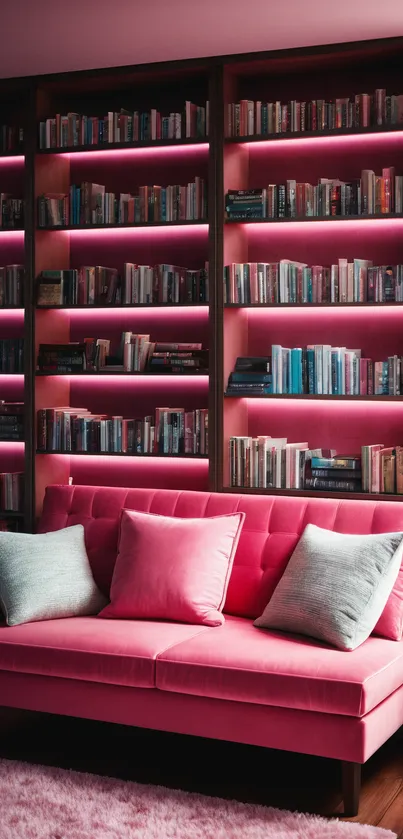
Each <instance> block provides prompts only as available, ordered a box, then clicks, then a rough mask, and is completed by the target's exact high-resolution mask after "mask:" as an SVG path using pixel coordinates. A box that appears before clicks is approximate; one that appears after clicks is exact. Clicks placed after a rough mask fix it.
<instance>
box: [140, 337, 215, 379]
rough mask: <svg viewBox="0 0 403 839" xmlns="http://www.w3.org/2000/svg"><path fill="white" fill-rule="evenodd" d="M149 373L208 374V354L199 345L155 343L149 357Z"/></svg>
mask: <svg viewBox="0 0 403 839" xmlns="http://www.w3.org/2000/svg"><path fill="white" fill-rule="evenodd" d="M148 369H149V371H150V373H158V374H160V375H161V374H172V373H186V374H187V375H198V374H202V375H203V374H204V375H206V374H207V373H208V369H209V353H208V350H204V349H203V345H202V344H200V343H183V342H182V343H171V342H168V343H160V342H158V343H156V344H155V346H154V349H153V351H152V353H151V356H150V362H149V368H148Z"/></svg>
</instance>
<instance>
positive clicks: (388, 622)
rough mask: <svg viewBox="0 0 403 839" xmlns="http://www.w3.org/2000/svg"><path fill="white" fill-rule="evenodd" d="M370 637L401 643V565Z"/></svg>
mask: <svg viewBox="0 0 403 839" xmlns="http://www.w3.org/2000/svg"><path fill="white" fill-rule="evenodd" d="M371 634H372V635H380V636H381V637H382V638H389V639H390V640H391V641H401V640H402V634H403V563H402V565H401V566H400V571H399V573H398V575H397V580H396V582H395V584H394V586H393V589H392V591H391V594H390V595H389V598H388V601H387V603H386V606H385V608H384V610H383V612H382V614H381V617H380V618H379V621H378V623H377V625H376V627H375V629H374V630H373V631H372V633H371Z"/></svg>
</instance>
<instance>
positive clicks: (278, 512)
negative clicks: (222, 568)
mask: <svg viewBox="0 0 403 839" xmlns="http://www.w3.org/2000/svg"><path fill="white" fill-rule="evenodd" d="M123 508H127V509H129V510H142V511H144V512H150V513H157V514H160V515H164V516H178V517H182V518H189V517H191V518H200V517H206V516H207V517H208V516H219V515H224V514H225V513H232V512H236V511H237V510H241V511H243V512H244V513H246V520H245V524H244V527H243V531H242V534H241V538H240V541H239V545H238V549H237V552H236V556H235V561H234V567H233V570H232V574H231V579H230V583H229V586H228V593H227V599H226V603H225V607H224V611H225V612H227V613H228V614H231V615H239V616H243V617H250V618H254V617H257V616H258V615H259V614H261V612H262V611H263V608H264V607H265V605H266V603H267V602H268V600H269V598H270V596H271V593H272V592H273V590H274V588H275V586H276V585H277V583H278V581H279V579H280V577H281V575H282V574H283V572H284V569H285V567H286V565H287V562H288V560H289V558H290V556H291V554H292V551H293V550H294V548H295V545H296V544H297V541H298V539H299V537H300V535H301V533H302V532H303V530H304V528H305V527H306V525H307V524H309V523H312V524H316V525H318V526H319V527H324V528H327V529H328V530H335V531H337V532H339V533H385V532H388V531H398V530H401V531H403V503H399V502H398V501H378V502H375V501H356V500H354V499H348V498H346V499H345V500H344V499H342V500H339V499H332V498H306V497H295V496H277V495H274V496H273V495H242V494H239V495H238V494H232V493H209V492H191V491H187V490H186V491H178V490H168V489H166V490H161V489H159V490H153V489H124V488H121V487H91V486H49V487H48V488H47V490H46V495H45V500H44V506H43V513H42V516H41V519H40V522H39V526H38V531H39V532H41V533H43V532H45V531H48V530H59V529H60V528H62V527H67V526H68V525H73V524H83V525H84V528H85V538H86V545H87V551H88V556H89V560H90V563H91V567H92V571H93V574H94V577H95V579H96V581H97V583H98V585H99V587H100V588H101V589H102V590H103V591H104V592H105V594H108V592H109V587H110V582H111V579H112V573H113V568H114V564H115V560H116V555H117V543H118V527H119V517H120V512H121V510H122V509H123Z"/></svg>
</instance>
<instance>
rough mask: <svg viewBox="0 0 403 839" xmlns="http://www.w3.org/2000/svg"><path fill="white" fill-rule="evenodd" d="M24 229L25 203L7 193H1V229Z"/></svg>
mask: <svg viewBox="0 0 403 839" xmlns="http://www.w3.org/2000/svg"><path fill="white" fill-rule="evenodd" d="M23 227H24V202H23V200H22V199H21V198H13V197H12V196H11V195H8V194H7V193H5V192H1V193H0V228H1V229H3V230H22V229H23Z"/></svg>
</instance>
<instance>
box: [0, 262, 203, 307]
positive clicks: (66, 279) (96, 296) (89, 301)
mask: <svg viewBox="0 0 403 839" xmlns="http://www.w3.org/2000/svg"><path fill="white" fill-rule="evenodd" d="M0 280H1V269H0ZM208 300H209V272H208V263H206V264H205V267H204V268H200V269H198V270H193V269H190V268H181V267H179V266H177V265H168V264H161V265H154V266H151V265H136V264H134V263H132V262H125V263H124V266H123V273H122V275H121V276H120V275H119V272H118V271H117V269H116V268H105V267H104V266H102V265H93V266H88V265H86V266H82V267H81V268H78V269H74V268H73V269H68V270H54V271H42V273H41V274H40V276H39V277H38V290H37V303H38V306H91V305H96V306H101V305H111V306H112V305H113V306H127V305H138V304H139V305H147V304H150V305H152V304H153V303H154V304H157V303H158V304H159V303H167V304H170V303H183V304H186V303H208Z"/></svg>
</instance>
